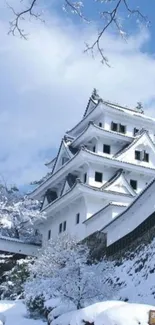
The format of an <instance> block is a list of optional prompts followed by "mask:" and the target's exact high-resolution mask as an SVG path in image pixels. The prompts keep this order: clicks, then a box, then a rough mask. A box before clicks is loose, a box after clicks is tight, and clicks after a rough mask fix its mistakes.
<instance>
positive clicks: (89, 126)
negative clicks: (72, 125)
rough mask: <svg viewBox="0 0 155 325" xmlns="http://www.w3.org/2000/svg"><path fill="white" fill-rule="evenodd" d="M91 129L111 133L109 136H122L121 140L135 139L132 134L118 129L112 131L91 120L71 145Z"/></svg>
mask: <svg viewBox="0 0 155 325" xmlns="http://www.w3.org/2000/svg"><path fill="white" fill-rule="evenodd" d="M89 129H91V130H92V132H93V129H94V131H95V130H99V131H100V132H101V133H103V135H109V136H110V135H112V136H114V137H116V136H117V138H120V140H121V141H122V140H123V139H124V140H125V141H128V142H131V141H132V139H134V137H132V136H128V135H126V134H123V133H120V132H116V131H112V130H106V129H104V128H102V127H100V126H99V125H97V124H95V123H94V122H93V121H89V123H88V125H87V126H86V128H85V129H84V130H83V132H81V133H80V135H79V136H78V137H76V138H75V139H74V140H73V141H72V144H71V146H72V147H73V146H74V144H75V145H76V142H77V140H78V139H80V138H81V137H82V136H83V135H84V134H85V133H86V132H87V131H89ZM77 150H78V149H77Z"/></svg>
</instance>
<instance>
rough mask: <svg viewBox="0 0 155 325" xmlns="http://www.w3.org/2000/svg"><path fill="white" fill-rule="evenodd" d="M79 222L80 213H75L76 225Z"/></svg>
mask: <svg viewBox="0 0 155 325" xmlns="http://www.w3.org/2000/svg"><path fill="white" fill-rule="evenodd" d="M79 222H80V213H77V215H76V225H77V224H78V223H79Z"/></svg>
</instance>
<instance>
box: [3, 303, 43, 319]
mask: <svg viewBox="0 0 155 325" xmlns="http://www.w3.org/2000/svg"><path fill="white" fill-rule="evenodd" d="M0 313H3V314H4V315H5V316H6V325H44V324H45V323H43V322H42V321H41V320H33V319H30V318H27V311H26V308H25V306H24V304H23V303H22V302H21V301H7V300H3V301H2V300H1V301H0Z"/></svg>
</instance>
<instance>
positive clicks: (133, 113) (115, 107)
mask: <svg viewBox="0 0 155 325" xmlns="http://www.w3.org/2000/svg"><path fill="white" fill-rule="evenodd" d="M91 102H94V106H91V109H89V107H90V106H89V105H90V103H91ZM95 104H96V105H95ZM99 104H101V105H102V106H104V107H103V108H104V110H105V111H107V110H108V108H109V110H108V111H110V112H114V111H115V112H116V113H119V115H120V114H122V113H123V114H125V115H126V116H129V117H133V118H136V119H137V118H138V119H139V121H140V120H141V122H143V120H145V121H146V122H151V123H153V124H155V119H154V118H152V117H149V116H147V115H144V114H143V112H142V111H139V110H138V109H136V108H133V109H132V108H129V107H127V106H121V105H119V104H115V103H112V102H109V101H106V100H103V99H102V98H100V97H99V96H98V99H97V100H95V101H94V100H93V99H92V98H90V99H89V102H88V105H87V108H86V110H85V113H84V116H83V118H82V120H81V121H80V122H79V123H77V124H76V125H75V126H74V127H73V128H72V129H70V130H68V131H67V132H66V133H67V134H71V133H72V132H73V131H74V130H75V129H76V128H78V126H79V125H80V124H81V123H82V124H83V122H84V121H85V120H86V119H87V117H89V115H91V113H93V111H96V108H97V107H99V106H100V105H99ZM92 107H93V108H92Z"/></svg>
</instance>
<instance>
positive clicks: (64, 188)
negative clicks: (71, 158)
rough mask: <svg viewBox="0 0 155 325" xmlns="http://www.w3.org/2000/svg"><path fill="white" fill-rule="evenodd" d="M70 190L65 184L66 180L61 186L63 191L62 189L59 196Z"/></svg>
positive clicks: (66, 183)
mask: <svg viewBox="0 0 155 325" xmlns="http://www.w3.org/2000/svg"><path fill="white" fill-rule="evenodd" d="M69 190H70V186H69V184H68V182H67V180H66V181H65V184H64V186H63V189H62V192H61V195H64V194H65V193H67V192H68V191H69Z"/></svg>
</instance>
